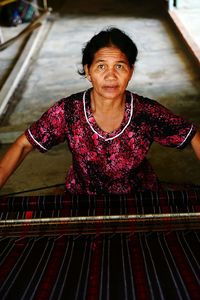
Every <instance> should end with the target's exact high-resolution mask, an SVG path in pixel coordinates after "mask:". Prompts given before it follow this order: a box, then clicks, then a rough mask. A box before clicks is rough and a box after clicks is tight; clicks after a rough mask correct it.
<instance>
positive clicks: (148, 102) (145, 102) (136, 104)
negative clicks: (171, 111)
mask: <svg viewBox="0 0 200 300" xmlns="http://www.w3.org/2000/svg"><path fill="white" fill-rule="evenodd" d="M130 94H131V97H132V99H133V109H134V110H135V111H137V112H143V113H145V112H150V111H151V110H152V109H156V108H157V107H158V106H160V104H159V102H158V101H157V100H154V99H151V98H148V97H146V96H142V95H139V94H137V93H133V92H130Z"/></svg>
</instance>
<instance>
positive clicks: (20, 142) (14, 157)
mask: <svg viewBox="0 0 200 300" xmlns="http://www.w3.org/2000/svg"><path fill="white" fill-rule="evenodd" d="M32 149H33V146H32V145H31V144H30V143H29V141H28V140H27V138H26V136H25V134H22V135H21V136H20V137H19V138H18V139H17V140H16V141H15V143H14V144H13V145H12V146H11V147H10V148H9V149H8V151H7V152H6V154H5V155H4V157H3V158H2V159H1V160H0V188H1V187H2V186H3V185H4V184H5V182H6V181H7V179H8V178H9V177H10V176H11V175H12V173H13V172H14V171H15V170H16V169H17V167H18V166H19V165H20V164H21V162H22V161H23V160H24V158H25V157H26V155H27V154H28V153H29V152H30V151H31V150H32Z"/></svg>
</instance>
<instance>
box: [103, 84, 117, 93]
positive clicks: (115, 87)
mask: <svg viewBox="0 0 200 300" xmlns="http://www.w3.org/2000/svg"><path fill="white" fill-rule="evenodd" d="M117 88H118V86H117V85H105V86H103V89H104V90H106V91H108V92H113V91H115V90H116V89H117Z"/></svg>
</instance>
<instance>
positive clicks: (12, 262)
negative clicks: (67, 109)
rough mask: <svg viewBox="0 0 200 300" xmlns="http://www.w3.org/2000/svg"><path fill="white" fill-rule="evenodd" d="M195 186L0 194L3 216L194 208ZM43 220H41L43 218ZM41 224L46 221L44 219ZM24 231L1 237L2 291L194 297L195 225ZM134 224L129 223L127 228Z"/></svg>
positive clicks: (199, 249)
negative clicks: (94, 193) (88, 193)
mask: <svg viewBox="0 0 200 300" xmlns="http://www.w3.org/2000/svg"><path fill="white" fill-rule="evenodd" d="M199 200H200V194H199V191H190V192H166V193H163V192H162V193H161V194H153V193H145V194H134V195H132V196H113V197H111V196H109V197H108V196H107V197H103V198H94V197H90V198H88V197H84V196H82V197H71V198H70V197H69V196H65V197H60V196H55V197H52V196H41V197H22V198H21V197H19V198H4V199H1V204H0V209H1V212H2V213H1V221H6V220H11V219H12V218H14V219H16V220H20V219H26V220H29V219H34V218H38V217H41V216H42V217H44V216H46V217H48V218H49V217H55V216H58V217H62V216H69V215H70V216H84V215H86V216H89V215H93V216H96V215H97V216H98V215H102V214H103V215H116V214H125V213H127V214H133V213H134V214H135V213H137V214H145V213H155V214H157V213H160V212H164V213H168V212H191V213H193V212H194V211H199ZM41 226H42V225H41ZM45 226H47V225H45ZM60 226H61V224H60V225H59V226H58V228H57V231H55V230H54V231H52V232H48V234H46V235H43V234H42V230H44V231H45V230H46V229H45V228H43V227H42V228H40V232H41V234H38V233H36V232H35V234H31V235H29V234H28V231H29V226H25V225H24V227H22V230H21V232H18V233H17V234H16V233H15V226H14V225H13V234H11V232H10V233H9V236H8V235H6V234H5V232H4V231H3V233H2V236H1V238H0V254H1V256H0V299H2V300H3V299H8V300H12V299H14V300H15V299H16V300H18V299H19V300H23V299H52V300H54V299H55V300H58V299H67V300H68V299H69V300H71V299H73V300H75V299H80V300H82V299H88V300H96V299H101V300H107V299H111V300H118V299H119V300H126V299H127V300H128V299H131V300H132V299H139V300H140V299H141V300H142V299H156V300H157V299H166V300H173V299H174V300H178V299H180V300H182V299H199V298H200V230H199V229H192V228H190V227H189V228H187V226H186V228H185V229H184V230H183V229H182V230H174V229H173V230H170V226H168V227H166V228H165V230H161V231H156V230H154V231H152V230H149V231H148V230H146V229H145V230H144V232H142V231H141V230H140V231H139V232H138V231H135V230H134V229H135V227H134V226H132V227H130V228H129V231H128V232H122V233H120V232H117V233H116V232H114V231H115V230H114V231H113V232H110V233H106V234H103V233H102V232H101V229H102V226H99V227H98V230H99V231H98V232H97V230H96V231H95V233H92V234H87V233H85V234H80V233H79V234H78V233H73V234H72V233H71V234H68V232H67V231H66V232H64V231H62V233H61V232H60ZM111 227H112V226H111ZM131 228H132V230H130V229H131Z"/></svg>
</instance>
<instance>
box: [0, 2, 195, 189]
mask: <svg viewBox="0 0 200 300" xmlns="http://www.w3.org/2000/svg"><path fill="white" fill-rule="evenodd" d="M54 2H55V1H54ZM62 2H63V4H61V3H62ZM49 3H50V1H49ZM52 3H53V2H52ZM159 3H160V1H148V0H135V1H128V0H124V1H123V2H122V1H119V0H117V1H116V0H103V1H100V3H96V1H93V0H87V1H84V2H83V1H81V0H77V1H74V2H71V1H57V2H56V5H57V7H54V15H55V18H54V20H53V21H51V23H50V25H48V29H47V31H46V35H45V38H43V39H44V42H43V44H42V45H41V47H40V49H38V51H37V55H35V56H34V58H33V60H32V65H31V66H30V68H29V70H28V72H27V73H26V76H25V78H24V79H23V81H22V82H21V84H20V87H19V88H18V90H17V91H16V93H15V95H14V97H13V99H12V107H11V108H10V110H9V113H8V114H7V115H6V116H5V118H4V120H3V121H2V124H1V129H0V140H1V148H0V155H1V156H2V155H3V153H4V152H5V151H6V149H7V147H8V146H9V144H7V143H6V142H11V141H12V140H13V139H14V137H15V136H17V135H18V134H20V133H21V132H23V130H24V129H25V128H26V127H27V126H28V125H29V124H30V123H31V122H32V121H34V120H36V119H37V118H39V117H40V115H41V114H42V113H43V112H44V111H45V110H46V109H47V108H48V107H49V106H50V105H51V104H53V103H54V102H55V101H57V100H59V99H60V98H61V97H64V96H66V95H70V94H71V93H74V92H76V91H80V90H83V89H86V88H87V87H88V86H89V84H88V82H87V81H86V80H85V79H82V78H80V76H79V75H78V74H77V69H78V68H79V66H80V61H81V48H82V46H83V44H84V43H85V42H86V41H87V40H88V39H90V37H91V36H92V35H93V34H94V33H96V32H98V31H99V30H101V29H102V28H104V27H105V26H111V25H112V26H117V27H119V28H121V29H123V30H125V31H126V32H127V33H128V34H129V35H130V36H131V37H132V38H133V40H134V41H135V42H136V44H137V46H138V49H139V57H138V61H137V63H136V65H135V73H134V76H133V79H132V81H131V83H130V85H129V89H130V90H132V91H134V92H136V93H139V94H142V95H144V96H147V97H150V98H153V99H156V100H158V101H159V102H160V103H162V104H163V105H165V106H167V107H168V108H169V109H171V110H173V111H174V112H175V113H178V114H180V115H182V116H184V117H186V118H187V119H189V120H190V121H192V122H194V123H196V124H197V125H200V117H199V116H200V105H199V95H200V78H199V73H198V72H197V71H196V69H195V68H194V67H193V65H192V59H191V57H190V55H189V54H188V52H187V51H186V48H185V46H184V44H183V43H182V42H181V40H180V39H179V38H178V36H177V34H176V31H175V30H174V27H173V26H172V25H171V23H170V22H169V19H168V18H167V15H166V13H164V12H162V6H159ZM50 4H51V3H50ZM15 30H17V29H15ZM4 32H5V34H6V33H7V31H6V29H4ZM21 43H22V42H21ZM19 47H21V46H20V43H18V45H16V44H15V46H14V45H13V46H12V47H11V48H10V49H8V50H6V52H4V53H3V57H2V56H1V53H0V63H1V62H3V64H2V63H1V66H3V67H2V69H3V71H4V72H1V74H2V75H1V77H0V84H1V82H3V80H4V78H5V77H6V75H4V74H6V72H7V71H8V70H9V68H10V63H11V61H12V60H14V59H15V57H17V55H18V52H17V49H19ZM149 159H150V161H151V163H152V164H153V166H154V168H155V170H156V172H157V174H158V176H159V178H160V180H162V181H164V182H171V183H178V184H182V183H187V184H200V163H199V162H198V161H197V160H196V158H195V156H194V154H193V152H192V149H191V148H190V147H188V148H186V149H185V150H184V151H178V150H174V149H168V148H164V147H160V146H159V145H153V147H152V149H151V151H150V153H149ZM70 162H71V156H70V153H69V152H68V150H67V149H66V146H65V145H60V146H58V147H56V148H54V149H53V150H51V151H50V152H49V153H46V154H40V153H38V152H36V151H34V152H32V153H31V154H30V155H29V157H28V158H27V159H26V160H25V161H24V163H23V165H22V166H21V167H20V168H19V169H18V170H17V171H16V173H15V174H14V175H13V176H12V177H11V178H10V179H9V181H8V182H7V184H6V185H5V187H4V188H3V189H2V190H1V192H0V195H3V194H8V193H16V192H21V191H28V190H31V191H30V192H29V193H24V194H41V193H43V194H44V193H48V194H49V193H55V192H62V191H63V189H62V187H60V186H59V187H57V186H55V187H52V186H54V185H57V184H62V183H63V182H64V177H65V173H66V170H67V169H68V167H69V164H70ZM49 187H50V188H49Z"/></svg>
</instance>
